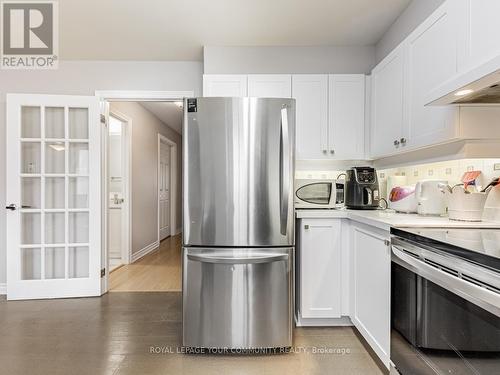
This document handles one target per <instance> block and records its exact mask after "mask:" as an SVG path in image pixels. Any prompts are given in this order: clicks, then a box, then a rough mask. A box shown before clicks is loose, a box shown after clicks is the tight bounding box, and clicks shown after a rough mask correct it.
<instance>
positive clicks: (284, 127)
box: [280, 106, 290, 236]
mask: <svg viewBox="0 0 500 375" xmlns="http://www.w3.org/2000/svg"><path fill="white" fill-rule="evenodd" d="M280 135H281V139H280V219H281V220H280V232H281V234H282V235H284V236H286V234H287V228H288V201H289V197H288V196H289V194H290V136H289V132H288V111H287V108H286V106H283V108H281V132H280Z"/></svg>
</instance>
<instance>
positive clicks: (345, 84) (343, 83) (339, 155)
mask: <svg viewBox="0 0 500 375" xmlns="http://www.w3.org/2000/svg"><path fill="white" fill-rule="evenodd" d="M364 143H365V76H364V74H334V75H330V77H329V127H328V146H329V147H328V148H329V153H330V155H331V156H332V157H334V158H336V159H343V160H346V159H347V160H355V159H364V148H365V147H364V146H365V144H364Z"/></svg>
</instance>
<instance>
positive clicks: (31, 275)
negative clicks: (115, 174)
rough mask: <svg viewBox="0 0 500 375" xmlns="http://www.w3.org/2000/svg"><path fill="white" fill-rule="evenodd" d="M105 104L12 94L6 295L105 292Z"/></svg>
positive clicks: (78, 98) (25, 296)
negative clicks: (102, 132)
mask: <svg viewBox="0 0 500 375" xmlns="http://www.w3.org/2000/svg"><path fill="white" fill-rule="evenodd" d="M99 132H100V129H99V102H98V100H97V98H95V97H86V96H59V95H28V94H8V95H7V199H6V202H7V207H6V209H7V298H8V299H32V298H62V297H83V296H97V295H100V292H101V282H100V279H101V275H100V269H101V232H100V230H101V228H100V226H101V222H100V221H101V213H100V210H101V208H100V186H101V185H100V135H99V134H100V133H99Z"/></svg>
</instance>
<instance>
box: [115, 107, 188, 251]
mask: <svg viewBox="0 0 500 375" xmlns="http://www.w3.org/2000/svg"><path fill="white" fill-rule="evenodd" d="M110 110H111V111H113V110H116V111H118V112H120V113H123V114H124V115H125V116H127V117H130V118H131V119H132V253H136V252H138V251H139V250H141V249H143V248H144V247H146V246H149V245H151V244H152V243H153V242H155V241H156V240H158V198H157V193H158V179H157V176H158V170H157V167H158V133H160V134H162V135H164V136H165V137H167V138H168V139H170V140H171V141H173V142H175V143H176V144H177V191H176V196H177V200H176V226H177V227H179V226H180V224H181V223H182V213H181V208H182V204H181V192H182V188H181V180H182V174H181V171H182V141H181V135H180V134H179V133H177V132H176V131H174V130H173V129H171V128H170V127H169V126H168V125H167V124H164V123H163V122H161V121H160V120H159V119H158V118H157V117H156V116H155V115H153V114H152V113H151V112H149V111H148V110H147V109H145V108H144V107H143V106H141V105H140V104H138V103H135V102H115V103H111V106H110Z"/></svg>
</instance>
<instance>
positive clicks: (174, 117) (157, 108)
mask: <svg viewBox="0 0 500 375" xmlns="http://www.w3.org/2000/svg"><path fill="white" fill-rule="evenodd" d="M139 104H140V105H142V106H143V107H144V108H146V109H147V110H148V111H149V112H151V113H152V114H154V115H155V116H156V117H158V118H159V119H160V120H161V121H162V122H163V123H164V124H166V125H168V126H169V127H171V128H172V129H174V130H175V131H176V132H177V133H179V134H182V116H183V113H184V111H183V109H182V108H181V107H179V106H178V105H177V104H175V103H174V102H139Z"/></svg>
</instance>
